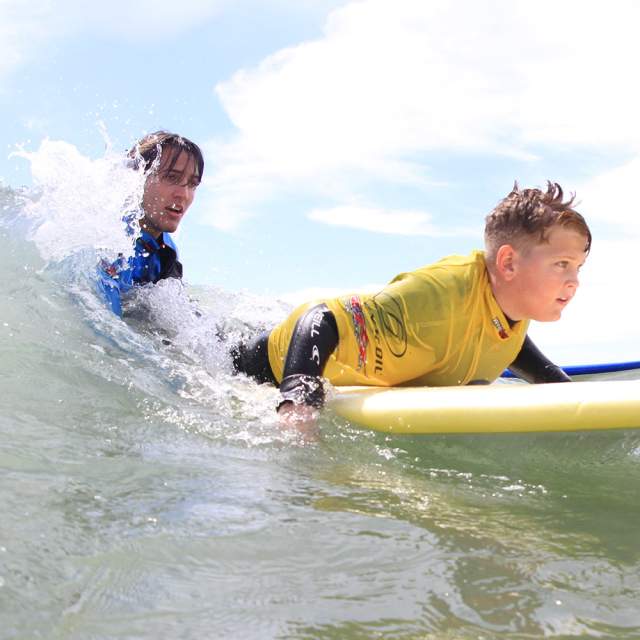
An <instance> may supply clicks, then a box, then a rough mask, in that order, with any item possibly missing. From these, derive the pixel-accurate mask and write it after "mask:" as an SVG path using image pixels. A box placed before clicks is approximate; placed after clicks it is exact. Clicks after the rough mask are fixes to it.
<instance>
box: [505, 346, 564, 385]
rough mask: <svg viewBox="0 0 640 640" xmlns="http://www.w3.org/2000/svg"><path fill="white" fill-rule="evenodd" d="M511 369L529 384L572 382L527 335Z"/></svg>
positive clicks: (510, 366)
mask: <svg viewBox="0 0 640 640" xmlns="http://www.w3.org/2000/svg"><path fill="white" fill-rule="evenodd" d="M509 369H510V370H511V371H512V372H513V373H514V374H515V375H517V376H518V378H522V379H523V380H526V381H527V382H531V383H540V382H571V378H570V377H569V376H568V375H567V374H566V373H565V372H564V371H563V370H562V369H561V368H560V367H559V366H558V365H555V364H553V362H551V360H549V359H548V358H547V357H546V356H545V355H544V354H543V353H542V352H541V351H540V349H538V347H536V345H535V344H534V343H533V340H531V338H530V337H529V336H528V335H527V336H526V337H525V339H524V343H523V344H522V348H521V349H520V353H519V354H518V356H517V357H516V359H515V360H514V361H513V362H512V363H511V364H510V365H509Z"/></svg>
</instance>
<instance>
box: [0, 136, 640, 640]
mask: <svg viewBox="0 0 640 640" xmlns="http://www.w3.org/2000/svg"><path fill="white" fill-rule="evenodd" d="M30 160H31V162H32V169H33V171H34V176H35V178H36V183H37V185H36V188H34V189H33V190H30V191H28V192H25V191H22V192H18V191H16V190H12V189H10V188H8V187H3V188H2V189H1V190H0V241H1V243H2V251H1V252H0V266H1V269H2V278H1V279H0V338H1V340H0V407H1V411H0V513H1V514H2V517H1V518H0V638H7V639H9V638H12V639H13V638H24V639H27V638H29V639H31V638H47V639H63V638H64V639H77V640H88V639H94V638H95V639H103V638H104V639H107V638H130V639H150V640H151V639H153V640H157V639H158V638H167V639H173V638H185V639H186V638H194V639H196V638H197V639H198V640H201V639H202V638H238V639H246V638H249V639H250V638H256V639H265V638H283V639H293V638H296V639H298V638H299V639H312V638H313V639H332V640H334V639H341V640H342V639H345V640H349V639H354V640H356V639H357V640H360V639H364V638H403V639H409V638H416V639H418V638H421V639H423V638H429V639H435V638H446V639H453V638H456V639H458V638H461V639H467V638H469V639H470V638H476V639H490V638H540V637H547V638H572V637H597V638H638V637H640V610H639V607H638V594H639V593H640V536H639V531H640V504H639V503H640V500H639V489H640V432H636V431H634V430H628V431H620V432H594V433H588V434H587V433H567V434H533V435H522V434H513V435H476V436H416V437H407V436H389V435H386V434H377V433H373V432H370V431H367V430H364V429H359V428H358V427H357V426H355V425H352V424H349V423H347V422H345V421H344V420H341V419H338V418H336V417H334V416H331V415H330V414H329V413H328V412H327V413H325V414H324V415H323V416H322V417H321V419H320V422H319V429H318V432H317V433H312V434H297V433H291V432H288V431H283V430H282V429H281V428H280V427H279V426H278V423H277V421H276V419H275V413H274V409H273V407H274V403H275V400H276V392H275V390H274V389H272V388H269V387H268V386H260V385H257V384H255V383H254V382H252V381H249V380H247V379H246V378H244V377H242V376H233V375H232V374H231V368H230V364H229V356H228V349H229V344H230V343H231V342H233V340H235V339H237V338H238V337H239V336H240V335H242V334H243V333H246V332H249V333H251V332H255V331H257V330H260V329H261V328H264V327H265V326H268V325H269V324H272V323H275V322H277V321H278V320H280V319H281V318H282V317H284V315H285V314H286V312H287V310H288V309H287V307H286V305H283V304H282V303H280V302H278V301H277V300H268V299H263V298H258V297H253V296H250V295H249V294H246V293H237V292H232V291H223V290H220V289H214V288H209V287H201V288H196V287H190V286H189V285H188V284H186V285H185V286H182V285H180V283H178V282H176V281H164V282H161V283H159V284H158V285H156V286H153V287H145V288H144V289H143V290H141V291H139V292H138V293H137V294H136V295H135V296H134V297H133V299H132V300H130V301H129V302H128V306H127V316H128V318H127V320H126V321H124V322H123V321H122V320H120V319H119V318H116V317H115V316H114V315H113V314H112V313H111V312H109V311H108V310H107V309H106V308H105V306H104V304H103V303H102V301H101V300H100V298H99V296H98V295H97V294H96V292H95V287H94V273H95V263H96V260H97V258H98V257H99V256H100V255H102V254H114V253H115V252H118V251H122V252H125V253H126V252H127V251H131V243H130V238H128V237H127V236H126V233H124V232H123V228H122V224H121V218H120V216H119V215H118V211H119V209H120V208H121V207H122V206H123V204H122V203H123V201H124V200H126V198H124V196H125V195H126V193H125V192H127V193H128V194H129V195H130V194H135V193H136V189H139V187H140V182H139V180H140V177H139V176H138V177H136V176H133V177H131V176H130V175H129V174H127V175H129V177H128V178H127V177H126V176H125V177H122V176H121V175H120V174H119V172H120V171H121V170H122V168H121V167H119V166H118V163H117V162H116V161H115V160H113V159H110V158H108V157H105V158H104V159H101V160H100V161H96V162H93V163H88V164H87V162H86V161H85V160H84V159H82V158H81V157H79V156H77V155H74V150H73V149H72V148H70V147H68V146H67V147H65V145H62V146H60V145H58V146H57V147H56V145H53V147H46V146H45V147H44V148H41V149H40V151H39V152H38V153H37V154H35V155H33V156H32V157H31V158H30ZM60 162H63V163H67V166H66V169H67V171H66V172H62V173H56V172H55V171H54V170H53V167H54V166H56V163H60ZM58 166H59V164H58ZM69 168H71V169H73V172H74V173H73V174H74V175H76V176H77V175H78V172H84V173H82V175H83V180H82V181H81V182H82V183H83V184H84V187H82V188H83V189H85V191H84V192H83V193H82V194H79V193H78V192H77V191H74V190H75V189H77V188H78V187H77V185H74V184H72V183H70V182H69V181H68V179H67V178H65V177H64V175H69V174H68V171H69ZM114 175H117V176H118V179H117V180H115V179H114ZM129 178H131V181H130V182H127V180H129ZM136 180H137V182H136ZM111 183H117V184H118V185H120V186H121V187H122V192H120V193H114V192H113V189H109V188H106V186H109V185H110V184H111ZM82 198H84V201H82V206H79V203H80V202H81V200H82ZM78 225H81V226H80V228H78ZM624 375H626V376H628V377H633V374H624ZM618 376H620V374H618Z"/></svg>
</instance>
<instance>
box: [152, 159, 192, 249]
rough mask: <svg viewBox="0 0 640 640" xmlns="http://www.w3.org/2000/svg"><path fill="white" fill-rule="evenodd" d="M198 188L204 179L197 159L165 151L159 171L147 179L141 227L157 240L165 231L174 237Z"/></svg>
mask: <svg viewBox="0 0 640 640" xmlns="http://www.w3.org/2000/svg"><path fill="white" fill-rule="evenodd" d="M176 154H178V155H177V157H176V160H175V163H173V167H171V169H170V170H169V167H170V166H171V163H172V161H173V159H174V157H175V156H176ZM198 184H200V176H199V175H198V173H197V167H196V162H195V160H194V158H193V157H192V156H190V155H189V154H188V153H186V152H185V151H182V150H180V149H174V148H171V147H169V148H168V149H164V150H163V154H162V156H161V161H160V166H159V168H158V171H157V172H156V173H154V174H152V175H150V176H149V177H148V178H147V182H146V183H145V186H144V195H143V197H142V208H143V209H144V217H143V218H142V220H141V221H140V226H141V227H142V228H143V229H145V230H146V231H148V232H149V233H150V234H151V235H153V236H154V237H158V236H159V235H160V234H161V233H162V232H163V231H168V232H169V233H173V232H174V231H175V230H176V229H177V228H178V225H179V224H180V221H181V220H182V216H184V214H185V213H186V212H187V209H188V208H189V207H190V206H191V203H192V202H193V197H194V195H195V191H196V187H197V186H198Z"/></svg>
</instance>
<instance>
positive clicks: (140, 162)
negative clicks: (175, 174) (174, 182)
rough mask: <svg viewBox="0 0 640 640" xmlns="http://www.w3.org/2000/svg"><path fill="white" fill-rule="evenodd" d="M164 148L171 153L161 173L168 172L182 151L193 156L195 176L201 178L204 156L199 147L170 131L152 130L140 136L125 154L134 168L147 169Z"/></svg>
mask: <svg viewBox="0 0 640 640" xmlns="http://www.w3.org/2000/svg"><path fill="white" fill-rule="evenodd" d="M166 150H171V151H172V152H173V153H171V157H170V160H169V164H168V165H167V166H164V167H162V172H163V173H168V172H170V171H171V170H172V169H173V167H174V165H175V163H176V161H177V159H178V158H179V157H180V153H181V152H184V153H186V154H187V155H189V156H190V157H191V158H193V161H194V163H195V167H196V173H197V177H198V179H199V180H202V174H203V172H204V158H203V157H202V151H201V150H200V147H199V146H198V145H197V144H196V143H195V142H192V141H191V140H189V139H188V138H184V137H183V136H180V135H178V134H177V133H171V132H170V131H154V132H153V133H149V134H147V135H146V136H144V137H143V138H140V140H138V142H136V144H135V145H134V146H133V147H132V148H131V149H130V150H129V153H128V154H127V155H128V156H129V158H131V159H132V161H133V164H134V166H135V167H136V168H142V169H144V171H149V170H151V169H152V168H153V167H154V163H155V162H156V161H157V160H158V158H159V157H160V156H161V155H162V154H163V153H164V152H165V151H166ZM158 168H159V167H156V168H155V170H156V171H157V169H158Z"/></svg>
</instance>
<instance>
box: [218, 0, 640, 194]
mask: <svg viewBox="0 0 640 640" xmlns="http://www.w3.org/2000/svg"><path fill="white" fill-rule="evenodd" d="M637 24H640V5H638V4H637V3H635V2H633V1H632V0H613V1H612V2H610V3H608V4H607V8H606V11H605V10H603V8H602V5H601V4H599V3H584V2H580V1H578V0H565V1H564V2H561V3H558V2H555V1H553V0H540V2H538V3H537V4H536V5H535V15H534V13H533V7H532V4H531V2H529V1H526V0H517V1H515V2H511V3H495V2H491V1H490V0H485V1H484V2H483V1H477V0H467V1H466V2H464V1H457V2H447V1H444V0H442V1H439V2H438V1H435V0H434V1H431V2H424V1H423V0H398V1H396V2H394V3H389V2H388V1H386V0H364V1H361V2H352V3H350V4H349V5H347V6H345V7H343V8H340V9H337V10H335V11H334V12H332V13H331V14H330V17H329V18H328V20H327V24H326V27H325V30H324V34H323V36H322V37H321V38H319V39H317V40H314V41H309V42H305V43H302V44H300V45H299V46H296V47H291V48H287V49H283V50H281V51H279V52H277V53H275V54H273V55H272V56H269V57H268V58H266V59H265V60H264V61H263V62H262V63H261V64H260V65H259V66H257V67H256V68H253V69H245V70H242V71H239V72H238V73H236V74H235V75H234V76H233V77H232V78H231V79H230V80H229V81H228V82H225V83H222V84H219V85H218V86H217V87H216V92H217V94H218V96H219V99H220V101H221V102H222V104H223V106H224V108H225V109H226V111H227V114H228V116H229V118H230V119H231V121H232V122H233V124H234V125H235V127H236V128H237V135H236V136H235V138H234V139H233V140H231V141H229V142H227V143H226V144H223V145H222V146H221V147H220V149H219V154H218V156H217V172H216V174H215V176H214V177H213V178H212V179H211V180H210V184H211V185H214V186H215V188H217V189H222V190H234V189H235V190H237V191H241V190H243V191H244V192H245V193H248V192H249V191H250V189H249V191H248V190H247V189H246V188H245V187H243V186H242V185H243V184H244V181H245V179H250V181H251V182H254V183H260V184H262V183H268V184H269V185H270V189H271V190H274V191H281V190H287V189H291V188H295V189H297V190H298V191H301V192H307V193H308V192H326V191H327V189H326V186H327V184H331V186H332V191H331V193H334V194H335V199H336V200H337V201H340V200H341V199H345V198H348V197H349V196H353V195H354V191H355V190H357V186H354V182H355V183H356V185H357V184H361V183H365V182H367V181H368V182H369V183H371V182H372V181H379V180H384V181H389V182H394V183H406V184H411V185H422V186H424V187H427V186H430V185H429V183H428V180H427V173H426V170H425V167H424V166H423V165H421V164H420V163H419V162H418V160H417V158H418V157H419V156H420V155H421V154H425V153H428V152H433V151H439V152H442V151H445V152H450V151H459V152H474V153H475V152H482V153H493V154H510V155H516V156H518V157H533V155H534V154H535V153H538V152H539V149H540V147H541V146H544V145H548V146H555V147H557V146H559V145H562V146H564V147H565V148H566V147H567V146H569V147H580V148H586V147H597V148H612V147H619V148H621V149H627V150H632V151H633V150H637V149H640V128H638V127H637V126H636V122H637V114H638V113H639V112H640V88H639V85H638V83H635V82H632V81H630V78H633V77H635V73H636V69H635V65H636V61H637V60H638V59H640V39H638V38H637V37H636V33H635V30H636V26H637Z"/></svg>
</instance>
